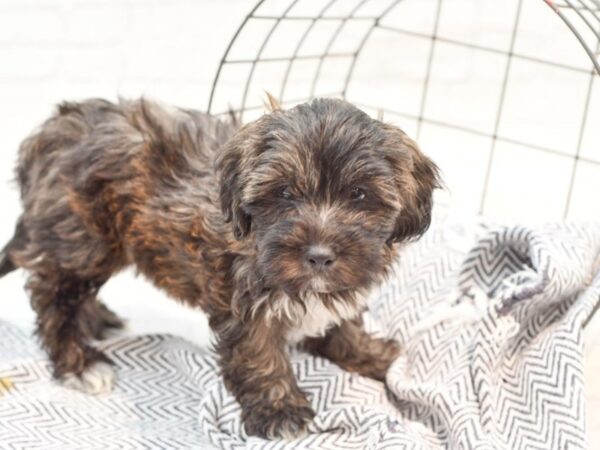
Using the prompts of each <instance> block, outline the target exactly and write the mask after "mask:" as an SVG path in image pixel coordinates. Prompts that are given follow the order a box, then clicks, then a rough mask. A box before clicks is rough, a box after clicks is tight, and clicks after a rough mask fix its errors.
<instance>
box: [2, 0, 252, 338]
mask: <svg viewBox="0 0 600 450" xmlns="http://www.w3.org/2000/svg"><path fill="white" fill-rule="evenodd" d="M252 4H253V2H252V1H248V0H246V1H244V0H0V246H3V245H4V243H5V242H6V241H8V239H9V238H10V237H11V236H12V232H13V227H14V224H15V221H16V219H17V217H18V215H19V213H20V205H19V201H18V194H17V189H16V186H14V185H13V183H12V181H11V180H12V177H13V168H14V163H15V160H16V155H17V149H18V146H19V143H20V142H21V140H22V139H23V138H24V137H26V136H27V135H28V134H29V133H30V132H31V130H32V129H33V128H34V127H35V126H36V125H38V124H39V123H40V122H41V121H43V120H44V119H45V118H46V117H47V116H48V114H50V112H51V111H52V109H53V107H54V105H55V104H56V103H57V102H59V101H61V100H64V99H83V98H87V97H105V98H108V99H116V97H117V95H120V96H124V97H138V96H140V95H145V96H148V97H154V98H158V99H160V100H161V101H164V102H166V103H173V104H177V105H181V106H186V107H193V108H198V109H205V108H206V106H207V102H208V95H209V92H210V85H211V83H212V79H213V76H214V73H215V71H216V68H217V65H218V62H219V60H220V57H221V55H222V53H223V52H224V50H225V47H226V45H227V43H228V41H229V39H230V38H231V36H232V35H233V33H234V31H235V29H236V27H237V26H238V25H239V23H240V21H241V20H242V18H243V17H244V15H245V14H246V13H247V11H248V10H249V9H250V8H251V6H252ZM23 282H24V276H23V274H20V273H15V274H11V275H9V276H8V277H6V279H3V280H1V281H0V308H1V311H2V313H0V320H11V321H13V322H17V323H19V324H21V325H23V326H25V327H30V326H31V325H32V323H33V316H32V313H31V311H30V309H29V307H28V301H27V298H26V295H25V292H24V291H23V287H22V286H23ZM104 296H105V297H106V298H107V300H108V303H110V304H111V305H113V307H114V308H116V309H117V310H118V311H119V312H120V313H121V314H122V315H124V316H126V317H132V316H133V317H135V319H134V320H133V321H132V323H131V327H132V329H133V331H157V330H163V331H172V332H178V331H179V332H181V333H183V334H187V335H188V336H190V337H191V338H194V337H196V338H197V340H199V341H205V340H206V332H205V329H206V327H205V326H202V321H203V320H204V319H203V316H201V315H199V314H193V315H190V314H189V312H187V311H186V310H184V309H183V308H177V307H175V306H173V305H175V303H174V302H171V301H168V300H166V299H165V297H164V296H163V295H162V294H160V293H158V292H157V291H155V290H154V289H152V288H150V287H149V286H148V285H147V284H146V283H144V282H143V281H142V280H133V279H132V276H131V274H124V275H122V276H119V277H117V279H116V280H114V281H112V282H111V283H109V285H108V286H107V287H106V289H105V291H104ZM150 298H151V300H150ZM125 299H128V301H125ZM142 301H143V303H140V302H142ZM140 306H143V310H144V312H142V313H140V311H139V310H140ZM132 310H136V312H135V313H133V311H132ZM164 311H166V312H167V313H166V314H165V313H163V312H164ZM165 317H166V318H167V319H165ZM186 324H187V328H186Z"/></svg>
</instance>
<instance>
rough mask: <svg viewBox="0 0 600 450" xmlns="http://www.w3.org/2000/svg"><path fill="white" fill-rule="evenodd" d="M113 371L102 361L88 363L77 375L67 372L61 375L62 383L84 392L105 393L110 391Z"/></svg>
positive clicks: (112, 382) (113, 376) (113, 375)
mask: <svg viewBox="0 0 600 450" xmlns="http://www.w3.org/2000/svg"><path fill="white" fill-rule="evenodd" d="M115 378H116V376H115V371H114V369H113V368H112V366H111V365H110V364H108V363H106V362H104V361H97V362H95V363H92V364H90V365H89V366H88V367H86V369H85V370H84V371H83V372H82V373H81V374H79V375H75V374H73V373H67V374H65V375H63V376H62V377H61V381H62V385H63V386H64V387H66V388H69V389H74V390H77V391H81V392H85V393H86V394H107V393H109V392H110V391H112V388H113V384H114V382H115Z"/></svg>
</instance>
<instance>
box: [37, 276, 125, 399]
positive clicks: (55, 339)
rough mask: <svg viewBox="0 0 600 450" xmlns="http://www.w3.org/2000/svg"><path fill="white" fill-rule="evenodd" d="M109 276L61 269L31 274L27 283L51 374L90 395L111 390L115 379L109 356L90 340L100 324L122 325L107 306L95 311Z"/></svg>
mask: <svg viewBox="0 0 600 450" xmlns="http://www.w3.org/2000/svg"><path fill="white" fill-rule="evenodd" d="M107 279H108V277H106V278H104V279H95V280H91V279H87V280H86V279H81V278H78V277H77V276H74V275H72V274H65V273H61V272H60V269H59V270H57V271H56V272H54V271H53V272H50V271H44V274H41V273H34V274H32V275H31V277H30V278H29V280H28V283H27V288H28V289H29V291H30V295H31V302H32V306H33V308H34V309H35V311H36V312H37V315H38V319H37V334H38V336H39V337H40V339H41V341H42V345H43V347H44V348H45V349H46V351H47V352H48V355H49V357H50V360H51V361H52V364H53V367H54V376H55V377H56V378H58V379H59V380H61V381H62V383H63V384H64V385H65V386H66V387H69V388H72V389H77V390H81V391H84V392H87V393H92V394H97V393H103V392H109V391H110V390H111V388H112V385H113V382H114V371H113V368H112V367H111V361H110V360H109V358H108V357H107V356H106V355H105V354H104V353H102V352H101V351H99V350H97V349H95V348H94V347H92V346H91V345H90V340H91V339H92V338H94V337H97V336H98V335H99V334H101V332H102V329H103V327H104V326H109V325H114V326H117V325H119V324H120V323H119V321H118V318H116V316H115V315H114V314H112V313H110V311H108V309H107V308H105V307H102V312H103V313H101V314H100V315H97V314H98V312H99V308H100V306H98V305H99V303H98V300H97V299H96V295H97V293H98V290H99V289H100V287H101V286H102V284H104V282H105V281H106V280H107Z"/></svg>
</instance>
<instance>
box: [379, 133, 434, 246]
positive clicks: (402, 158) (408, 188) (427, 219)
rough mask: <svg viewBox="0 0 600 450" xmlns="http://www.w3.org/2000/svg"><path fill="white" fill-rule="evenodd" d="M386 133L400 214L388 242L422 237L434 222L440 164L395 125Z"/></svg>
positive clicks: (387, 149)
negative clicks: (398, 195)
mask: <svg viewBox="0 0 600 450" xmlns="http://www.w3.org/2000/svg"><path fill="white" fill-rule="evenodd" d="M384 128H385V130H386V132H387V139H386V141H387V142H386V146H385V147H386V158H387V159H388V161H389V162H390V164H391V166H392V168H393V170H394V178H395V182H396V185H397V186H398V190H399V194H400V204H401V209H400V214H399V215H398V219H397V220H396V225H395V227H394V231H393V232H392V235H391V236H390V238H389V240H388V243H389V244H391V243H393V242H400V241H403V240H407V239H410V238H415V237H419V236H421V235H422V234H423V233H425V231H427V229H428V228H429V225H430V224H431V208H432V206H433V191H434V190H435V189H437V188H440V187H441V181H440V176H439V170H438V167H437V166H436V165H435V164H434V163H433V161H431V160H430V159H429V158H428V157H427V156H425V155H424V154H423V153H422V152H421V150H420V149H419V147H418V146H417V143H416V142H415V141H413V140H412V139H411V138H409V137H408V136H407V135H406V134H405V133H404V132H403V131H401V130H400V129H399V128H396V127H394V126H392V125H384Z"/></svg>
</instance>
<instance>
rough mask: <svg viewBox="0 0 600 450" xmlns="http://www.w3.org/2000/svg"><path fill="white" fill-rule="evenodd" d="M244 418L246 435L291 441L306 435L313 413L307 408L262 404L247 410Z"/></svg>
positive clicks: (292, 405) (291, 405)
mask: <svg viewBox="0 0 600 450" xmlns="http://www.w3.org/2000/svg"><path fill="white" fill-rule="evenodd" d="M244 416H245V418H244V424H245V428H246V433H248V434H249V435H251V436H260V437H264V438H267V439H285V440H291V439H295V438H298V437H302V436H304V435H306V433H307V427H308V424H309V423H310V422H311V421H312V419H313V418H314V416H315V413H314V411H313V410H312V409H311V408H310V407H308V406H301V405H294V404H289V403H288V404H284V405H281V406H279V405H278V406H275V405H273V404H270V403H263V404H260V405H255V406H253V407H252V408H249V410H248V411H247V413H246V414H244Z"/></svg>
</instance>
